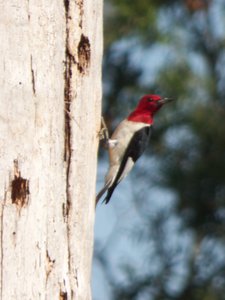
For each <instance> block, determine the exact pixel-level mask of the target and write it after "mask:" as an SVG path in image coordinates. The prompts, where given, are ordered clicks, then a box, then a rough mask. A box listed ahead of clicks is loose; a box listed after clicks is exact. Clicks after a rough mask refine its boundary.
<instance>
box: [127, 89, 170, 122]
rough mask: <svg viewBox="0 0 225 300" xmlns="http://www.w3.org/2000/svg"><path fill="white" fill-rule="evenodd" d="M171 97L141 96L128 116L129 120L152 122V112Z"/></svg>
mask: <svg viewBox="0 0 225 300" xmlns="http://www.w3.org/2000/svg"><path fill="white" fill-rule="evenodd" d="M172 100H173V99H172V98H162V97H161V96H159V95H145V96H143V97H142V98H141V99H140V101H139V103H138V105H137V107H136V108H135V110H134V111H133V112H132V113H131V114H130V115H129V116H128V120H129V121H133V122H143V123H147V124H153V116H154V114H155V113H156V112H157V111H158V110H159V109H160V108H161V107H162V106H163V105H164V104H166V103H168V102H170V101H172Z"/></svg>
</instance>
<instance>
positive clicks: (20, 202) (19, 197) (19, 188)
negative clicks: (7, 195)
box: [11, 160, 30, 209]
mask: <svg viewBox="0 0 225 300" xmlns="http://www.w3.org/2000/svg"><path fill="white" fill-rule="evenodd" d="M29 194H30V192H29V180H27V179H25V178H23V177H21V174H20V170H19V166H18V161H17V160H14V179H13V181H12V190H11V199H12V203H13V204H16V205H17V207H18V208H19V209H21V208H22V207H23V206H25V205H27V204H28V202H29Z"/></svg>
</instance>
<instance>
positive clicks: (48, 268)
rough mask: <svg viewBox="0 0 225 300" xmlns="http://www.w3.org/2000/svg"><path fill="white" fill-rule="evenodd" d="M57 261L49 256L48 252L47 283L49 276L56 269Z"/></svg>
mask: <svg viewBox="0 0 225 300" xmlns="http://www.w3.org/2000/svg"><path fill="white" fill-rule="evenodd" d="M54 264H55V259H51V257H50V256H49V253H48V250H47V251H46V281H47V280H48V276H49V274H50V273H51V271H52V269H53V268H54Z"/></svg>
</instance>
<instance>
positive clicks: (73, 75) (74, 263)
mask: <svg viewBox="0 0 225 300" xmlns="http://www.w3.org/2000/svg"><path fill="white" fill-rule="evenodd" d="M0 20H1V21H0V49H1V60H0V201H1V202H0V204H1V205H0V216H1V221H0V241H1V242H0V243H1V244H0V265H1V272H0V294H1V295H0V299H3V300H4V299H7V300H9V299H13V300H15V299H19V300H21V299H22V300H26V299H32V300H33V299H35V300H36V299H51V300H52V299H59V300H69V299H87V300H88V299H91V291H90V274H91V261H92V250H93V224H94V210H95V179H96V161H97V147H98V130H99V126H100V106H101V104H100V103H101V59H102V0H92V1H88V0H74V1H72V0H70V1H69V0H64V1H57V2H55V1H50V0H48V1H42V0H40V1H36V0H12V1H2V0H0Z"/></svg>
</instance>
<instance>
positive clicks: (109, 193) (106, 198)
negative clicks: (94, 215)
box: [102, 184, 117, 204]
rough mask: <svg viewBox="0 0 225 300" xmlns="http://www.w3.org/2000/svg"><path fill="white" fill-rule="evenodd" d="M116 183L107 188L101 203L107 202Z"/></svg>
mask: <svg viewBox="0 0 225 300" xmlns="http://www.w3.org/2000/svg"><path fill="white" fill-rule="evenodd" d="M116 186H117V184H113V185H112V186H111V187H110V188H109V189H108V192H107V195H106V197H105V199H104V200H103V201H102V203H105V204H107V203H108V202H109V200H110V198H111V196H112V194H113V192H114V190H115V188H116Z"/></svg>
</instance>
